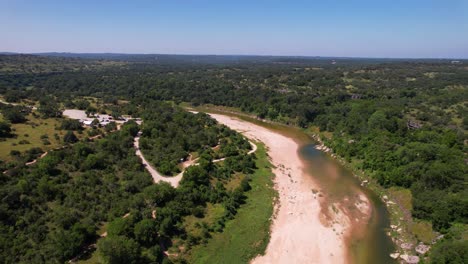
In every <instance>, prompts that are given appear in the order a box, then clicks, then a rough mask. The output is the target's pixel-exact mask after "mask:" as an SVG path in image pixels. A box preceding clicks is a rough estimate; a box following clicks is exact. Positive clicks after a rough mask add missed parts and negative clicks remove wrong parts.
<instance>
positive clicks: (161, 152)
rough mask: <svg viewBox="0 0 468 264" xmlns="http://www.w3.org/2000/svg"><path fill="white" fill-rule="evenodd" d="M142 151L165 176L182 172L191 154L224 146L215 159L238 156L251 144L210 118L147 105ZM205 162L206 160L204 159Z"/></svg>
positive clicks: (169, 107)
mask: <svg viewBox="0 0 468 264" xmlns="http://www.w3.org/2000/svg"><path fill="white" fill-rule="evenodd" d="M144 109H147V110H146V111H145V110H143V111H144V112H143V118H144V119H145V122H144V123H143V126H142V138H141V140H140V148H141V150H142V152H143V153H144V155H145V157H146V158H147V159H148V160H149V161H151V162H152V163H153V164H154V165H155V167H156V168H157V170H158V171H159V172H160V173H162V174H164V175H173V174H175V173H178V172H179V171H180V169H179V167H178V166H177V165H178V163H179V162H180V160H185V159H187V158H188V157H189V154H190V153H193V152H196V153H199V154H201V155H200V156H203V153H207V154H208V152H210V150H211V148H213V147H215V146H217V145H218V143H219V144H220V146H219V151H217V152H210V153H209V155H208V156H210V155H213V157H214V158H222V157H230V156H237V155H239V154H240V153H241V152H242V151H240V150H243V149H244V150H245V149H249V148H250V145H249V143H248V142H247V140H245V139H244V138H243V137H242V136H239V135H238V134H236V133H233V132H232V131H230V130H229V129H227V128H226V127H225V126H222V125H218V124H216V122H215V121H214V120H213V119H212V118H210V117H209V116H208V115H206V114H203V113H198V114H192V113H188V112H186V111H183V110H181V109H179V108H174V107H171V106H170V105H169V104H164V103H162V104H155V103H151V104H147V105H144ZM200 162H202V159H201V160H200Z"/></svg>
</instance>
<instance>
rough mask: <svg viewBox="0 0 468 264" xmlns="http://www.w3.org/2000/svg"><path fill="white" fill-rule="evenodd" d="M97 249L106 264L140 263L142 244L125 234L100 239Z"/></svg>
mask: <svg viewBox="0 0 468 264" xmlns="http://www.w3.org/2000/svg"><path fill="white" fill-rule="evenodd" d="M97 250H98V254H99V256H100V257H101V260H102V262H103V263H105V264H136V263H139V257H140V246H139V245H138V243H136V242H135V241H134V240H133V239H130V238H127V237H124V236H112V237H106V238H103V239H100V240H99V241H98V243H97Z"/></svg>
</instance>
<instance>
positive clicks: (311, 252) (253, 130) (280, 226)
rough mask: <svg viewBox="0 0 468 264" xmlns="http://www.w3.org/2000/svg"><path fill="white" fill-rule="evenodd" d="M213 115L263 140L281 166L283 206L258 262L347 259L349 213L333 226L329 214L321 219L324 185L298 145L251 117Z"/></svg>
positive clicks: (279, 179)
mask: <svg viewBox="0 0 468 264" xmlns="http://www.w3.org/2000/svg"><path fill="white" fill-rule="evenodd" d="M211 116H212V117H213V118H215V119H216V120H217V121H218V122H219V123H222V124H225V125H226V126H228V127H230V128H231V129H234V130H237V131H239V132H241V133H243V134H244V135H245V136H246V137H248V138H250V139H253V140H259V141H261V142H263V143H264V144H265V145H266V147H267V148H268V154H269V156H270V157H271V162H272V163H273V165H275V167H276V168H275V169H274V170H273V172H274V174H275V175H276V177H275V180H274V181H275V187H276V189H277V190H278V192H279V206H278V207H277V208H276V217H275V219H274V220H273V223H272V227H271V239H270V243H269V244H268V247H267V249H266V254H265V255H264V256H258V257H257V258H255V259H254V260H253V261H252V263H255V264H259V263H267V264H271V263H288V264H289V263H291V264H293V263H346V249H345V242H344V237H343V235H342V234H340V233H341V232H342V231H343V233H346V232H345V230H344V229H346V226H347V224H346V217H345V216H344V217H337V218H341V219H334V222H335V223H334V224H333V225H330V224H327V223H326V221H323V217H322V221H321V220H320V218H321V217H320V210H321V207H320V203H319V201H318V198H316V197H315V198H314V194H313V193H312V189H319V188H318V187H317V186H316V184H315V183H314V182H313V181H312V179H311V177H310V175H307V173H305V172H304V170H303V163H302V161H301V159H300V157H299V155H298V148H299V146H298V144H297V143H296V142H295V141H294V140H292V139H291V138H288V137H286V136H283V135H281V134H279V133H275V132H273V131H270V130H268V129H267V128H264V127H261V126H258V125H255V124H252V123H249V122H246V121H242V120H239V119H235V118H232V117H228V116H224V115H219V114H211ZM322 222H325V224H326V226H325V225H324V224H322ZM334 228H335V231H334V230H333V229H334ZM337 229H338V230H337ZM337 231H338V232H337Z"/></svg>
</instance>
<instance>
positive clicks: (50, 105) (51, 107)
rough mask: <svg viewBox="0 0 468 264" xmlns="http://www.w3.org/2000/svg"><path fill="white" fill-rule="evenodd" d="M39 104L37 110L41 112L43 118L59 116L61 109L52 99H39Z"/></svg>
mask: <svg viewBox="0 0 468 264" xmlns="http://www.w3.org/2000/svg"><path fill="white" fill-rule="evenodd" d="M39 103H40V105H39V108H38V109H37V111H39V113H41V114H42V117H44V118H50V117H61V116H62V111H61V110H60V105H59V104H58V103H57V102H56V101H55V100H53V99H50V98H48V99H42V100H40V102H39Z"/></svg>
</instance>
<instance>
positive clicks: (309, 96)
mask: <svg viewBox="0 0 468 264" xmlns="http://www.w3.org/2000/svg"><path fill="white" fill-rule="evenodd" d="M14 57H15V56H13V58H10V57H9V58H8V59H7V60H6V59H4V61H6V62H5V63H9V61H11V60H13V61H14V60H15V59H14ZM41 58H42V57H41ZM42 59H44V58H42ZM54 59H57V58H54ZM60 59H61V60H72V61H71V62H73V60H79V59H76V58H60ZM106 59H107V60H109V58H105V57H99V58H89V57H88V58H86V59H83V60H84V61H86V63H96V62H95V61H99V60H104V61H106ZM114 59H115V58H114ZM191 59H192V60H191V62H190V63H189V62H186V63H184V61H188V60H189V58H184V59H180V60H178V61H177V63H170V61H171V58H170V57H166V58H165V59H164V63H162V62H157V63H152V62H151V61H153V60H152V59H151V57H147V58H145V57H137V58H133V59H130V58H127V57H122V58H119V59H115V61H116V62H118V63H120V64H116V65H111V66H106V67H99V70H75V71H69V70H63V71H55V70H54V71H50V72H46V73H36V72H34V71H29V70H28V71H17V70H15V71H14V72H11V73H5V72H3V73H2V75H0V94H3V95H4V98H7V97H10V98H13V99H14V98H16V100H25V99H29V100H35V101H39V100H41V98H45V97H46V96H48V95H54V96H55V97H54V98H55V99H54V100H59V101H62V102H67V101H70V100H72V99H74V98H76V97H80V96H93V97H97V98H102V99H103V100H107V101H110V102H112V101H116V100H118V99H119V100H129V101H130V103H129V105H128V106H126V107H127V108H128V111H129V112H132V111H133V112H135V111H137V110H136V109H138V107H140V106H142V105H145V104H146V105H148V104H151V102H155V101H170V102H173V103H180V102H190V103H191V104H193V105H195V106H196V105H201V104H214V105H220V106H227V107H235V108H238V109H240V110H241V111H244V112H247V113H250V114H254V115H256V116H257V117H259V118H261V119H270V120H273V121H278V122H281V123H285V124H290V125H296V126H299V127H302V128H318V129H319V131H320V133H321V134H322V136H324V140H325V142H326V144H327V145H329V146H330V147H332V148H333V150H334V152H335V153H336V154H338V155H339V156H341V157H343V158H345V159H346V160H347V161H349V162H352V163H355V164H358V167H359V168H361V169H363V170H365V171H366V172H367V173H368V174H369V175H372V177H374V178H375V179H376V180H377V181H378V182H379V183H380V184H381V185H382V186H383V187H385V188H390V187H401V188H405V189H408V190H410V191H411V197H412V211H411V213H412V215H413V217H414V218H416V219H421V220H425V221H429V222H430V223H431V224H432V226H433V228H434V229H435V230H437V231H439V232H442V233H444V234H446V239H444V240H443V241H442V242H441V243H439V244H440V245H439V246H438V248H436V250H435V252H436V251H437V250H438V252H448V251H444V250H443V248H445V247H447V245H451V244H456V245H457V246H456V247H454V248H459V250H458V251H456V253H453V252H452V253H451V254H462V253H460V252H463V251H464V250H463V249H466V247H467V243H468V242H467V241H466V232H467V228H466V225H467V224H468V188H467V187H466V183H467V175H468V173H467V157H466V153H467V144H466V143H467V139H468V138H467V133H466V130H467V128H468V109H467V107H468V105H467V102H468V66H467V65H468V62H466V61H461V62H457V63H452V62H451V61H449V60H413V61H411V60H409V61H408V60H407V61H405V60H358V59H333V60H332V59H329V58H283V57H278V58H269V57H268V58H261V59H259V58H257V57H254V58H251V59H250V60H249V59H248V58H242V59H234V58H228V59H219V58H218V59H216V60H215V59H211V61H210V59H209V58H200V59H199V60H197V61H195V60H193V58H191ZM19 60H24V58H21V59H19ZM109 61H112V60H109ZM194 61H195V62H194ZM34 63H36V62H35V60H32V61H31V64H34ZM108 64H110V63H108ZM13 99H10V100H13ZM49 101H51V100H49ZM52 102H53V100H52ZM44 106H47V104H46V103H45V102H44ZM52 108H53V107H52ZM6 111H9V110H6ZM115 111H116V112H117V111H120V110H119V109H118V107H116V109H115ZM160 111H161V110H160V109H159V108H158V110H157V111H154V112H151V111H148V110H146V113H143V114H142V117H143V118H144V119H147V120H148V122H147V123H145V124H144V126H143V137H144V138H145V140H144V141H142V149H143V151H144V152H145V153H147V154H148V155H149V156H150V157H151V160H152V162H153V163H154V164H156V166H158V167H159V168H160V169H162V170H164V171H166V172H168V173H174V172H176V171H177V169H176V163H175V162H177V160H178V159H180V158H187V156H188V155H189V153H191V152H200V151H201V149H203V147H206V146H208V147H213V146H215V145H217V143H218V141H219V140H220V138H222V137H224V136H229V135H228V134H229V133H227V134H226V133H225V132H224V131H225V128H216V129H215V128H213V129H212V130H208V131H206V132H198V129H199V128H200V127H201V126H202V125H201V124H207V125H210V123H207V122H212V121H210V120H209V119H208V118H206V117H205V116H201V115H199V116H194V115H189V114H183V113H176V114H169V113H168V115H167V116H164V115H161V114H158V113H159V112H160ZM49 112H50V111H49ZM50 113H54V112H53V111H52V112H50ZM189 116H190V117H189ZM7 118H8V119H10V121H11V122H13V121H14V120H15V119H16V118H17V117H15V116H14V115H13V116H11V117H7ZM18 118H19V119H21V117H18ZM178 118H181V119H184V122H187V123H181V122H179V120H178ZM12 119H13V120H12ZM7 126H8V124H7V123H2V124H0V128H1V130H0V133H3V134H4V135H5V136H8V134H9V132H8V128H7ZM171 128H174V130H175V131H178V132H177V133H175V134H169V132H168V129H169V130H170V129H171ZM182 131H183V132H182ZM221 135H222V136H221ZM168 136H171V137H173V138H174V140H175V141H177V142H180V144H177V145H178V146H179V148H177V149H171V148H167V145H168V142H164V141H162V140H161V138H167V137H168ZM195 139H196V140H195ZM143 142H145V143H143ZM146 144H149V145H151V147H148V146H147V145H146ZM246 146H248V144H247V145H246ZM153 148H156V149H158V151H153V153H152V152H151V149H153ZM204 149H206V150H207V151H206V152H205V153H211V155H213V153H212V152H210V151H209V148H208V149H207V148H204ZM166 150H167V151H168V152H172V153H173V154H174V156H168V155H164V157H170V158H169V159H170V160H164V158H163V157H158V154H157V153H164V151H166ZM233 154H234V155H235V154H236V151H234V152H233ZM224 155H227V156H229V155H230V154H227V153H224ZM207 166H208V165H207ZM210 166H212V165H210ZM210 166H208V167H210ZM164 167H166V168H164ZM215 167H216V166H215ZM203 168H205V166H199V167H197V168H193V169H194V170H199V169H203ZM206 170H207V171H206V172H205V174H209V175H217V174H218V173H219V172H212V171H210V170H211V167H210V169H208V168H207V169H206ZM187 173H188V174H190V171H187ZM203 184H205V185H206V184H209V183H208V182H204V183H203ZM203 184H202V185H203ZM15 185H16V183H15ZM200 188H202V187H200ZM203 188H205V187H203ZM182 189H184V188H182ZM203 190H204V189H203ZM177 192H179V190H177ZM5 195H6V194H5ZM209 199H211V198H207V197H205V198H200V202H206V201H208V200H209ZM120 213H124V212H120ZM447 254H448V253H447ZM464 254H465V257H466V251H465V253H464ZM435 263H449V262H435Z"/></svg>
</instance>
